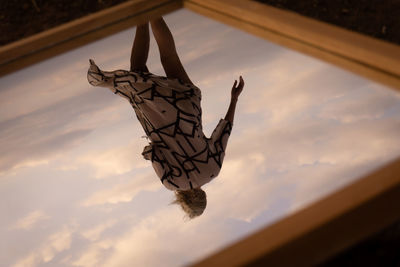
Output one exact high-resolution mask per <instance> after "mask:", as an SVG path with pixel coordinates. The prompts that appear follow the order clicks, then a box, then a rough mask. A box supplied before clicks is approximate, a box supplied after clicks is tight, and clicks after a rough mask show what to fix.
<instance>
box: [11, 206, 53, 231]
mask: <svg viewBox="0 0 400 267" xmlns="http://www.w3.org/2000/svg"><path fill="white" fill-rule="evenodd" d="M48 218H50V216H48V215H47V214H46V213H44V212H43V211H42V210H35V211H32V212H30V213H29V214H28V215H26V216H25V217H23V218H21V219H19V220H18V221H17V222H16V223H15V225H13V226H12V227H11V228H12V229H22V230H30V229H32V228H33V227H34V226H35V225H36V224H37V223H38V222H40V221H43V220H46V219H48Z"/></svg>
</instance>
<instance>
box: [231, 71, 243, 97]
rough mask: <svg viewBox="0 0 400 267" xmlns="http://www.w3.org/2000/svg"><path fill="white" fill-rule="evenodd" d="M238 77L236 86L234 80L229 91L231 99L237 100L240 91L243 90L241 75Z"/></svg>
mask: <svg viewBox="0 0 400 267" xmlns="http://www.w3.org/2000/svg"><path fill="white" fill-rule="evenodd" d="M239 79H240V80H239V85H238V86H236V84H237V80H235V83H234V84H233V87H232V92H231V97H232V100H237V99H238V98H239V95H240V93H241V92H242V91H243V87H244V81H243V78H242V76H240V78H239Z"/></svg>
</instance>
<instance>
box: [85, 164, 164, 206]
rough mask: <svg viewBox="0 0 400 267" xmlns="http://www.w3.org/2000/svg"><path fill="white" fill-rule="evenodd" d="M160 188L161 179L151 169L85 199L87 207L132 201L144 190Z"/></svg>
mask: <svg viewBox="0 0 400 267" xmlns="http://www.w3.org/2000/svg"><path fill="white" fill-rule="evenodd" d="M159 189H160V181H159V179H158V178H157V176H156V174H155V173H154V172H153V170H151V171H150V172H146V173H145V174H140V175H136V176H135V177H133V178H132V179H131V181H129V182H127V183H119V184H117V185H115V186H114V187H112V188H110V189H105V190H102V191H98V192H95V193H93V194H92V195H91V196H89V197H88V198H87V199H86V200H84V201H83V203H82V205H83V206H85V207H90V206H96V205H104V204H118V203H121V202H122V203H123V202H130V201H132V199H133V198H134V197H135V196H136V195H137V194H138V193H139V192H143V191H153V192H154V191H157V190H159Z"/></svg>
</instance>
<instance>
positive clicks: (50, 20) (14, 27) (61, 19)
mask: <svg viewBox="0 0 400 267" xmlns="http://www.w3.org/2000/svg"><path fill="white" fill-rule="evenodd" d="M122 2H126V0H0V32H1V34H0V45H5V44H7V43H11V42H13V41H16V40H19V39H22V38H24V37H28V36H30V35H33V34H35V33H38V32H41V31H44V30H47V29H50V28H52V27H55V26H57V25H60V24H63V23H65V22H68V21H72V20H74V19H77V18H80V17H83V16H85V15H88V14H91V13H94V12H96V11H99V10H102V9H104V8H108V7H110V6H114V5H116V4H120V3H122Z"/></svg>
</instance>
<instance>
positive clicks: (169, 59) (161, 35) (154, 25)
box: [150, 18, 192, 83]
mask: <svg viewBox="0 0 400 267" xmlns="http://www.w3.org/2000/svg"><path fill="white" fill-rule="evenodd" d="M150 23H151V29H152V30H153V34H154V38H155V39H156V41H157V45H158V49H159V50H160V57H161V63H162V65H163V68H164V71H165V73H166V75H167V77H168V78H173V79H174V78H178V79H180V80H181V81H182V82H184V83H192V81H191V80H190V79H189V76H188V75H187V73H186V71H185V69H184V68H183V65H182V63H181V61H180V59H179V56H178V53H177V52H176V47H175V42H174V38H173V37H172V34H171V32H170V30H169V28H168V26H167V24H166V23H165V21H164V19H163V18H158V19H155V20H152V21H151V22H150Z"/></svg>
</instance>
